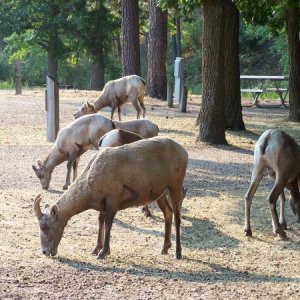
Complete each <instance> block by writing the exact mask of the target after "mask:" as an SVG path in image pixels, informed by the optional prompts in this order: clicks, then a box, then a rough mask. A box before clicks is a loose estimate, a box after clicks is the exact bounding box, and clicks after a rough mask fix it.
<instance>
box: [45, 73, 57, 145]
mask: <svg viewBox="0 0 300 300" xmlns="http://www.w3.org/2000/svg"><path fill="white" fill-rule="evenodd" d="M46 95H47V97H46V101H47V102H46V103H47V105H46V108H47V140H48V141H49V142H55V140H56V137H57V133H58V130H59V105H58V104H59V102H58V101H59V84H58V82H57V81H55V80H54V79H53V78H52V77H50V76H47V93H46Z"/></svg>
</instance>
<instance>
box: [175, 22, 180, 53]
mask: <svg viewBox="0 0 300 300" xmlns="http://www.w3.org/2000/svg"><path fill="white" fill-rule="evenodd" d="M176 47H177V49H176V52H177V55H176V56H178V57H181V26H180V17H177V18H176Z"/></svg>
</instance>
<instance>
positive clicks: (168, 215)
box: [157, 196, 173, 254]
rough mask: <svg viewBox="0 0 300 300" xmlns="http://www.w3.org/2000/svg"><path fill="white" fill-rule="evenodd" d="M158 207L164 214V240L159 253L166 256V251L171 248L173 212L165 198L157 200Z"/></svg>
mask: <svg viewBox="0 0 300 300" xmlns="http://www.w3.org/2000/svg"><path fill="white" fill-rule="evenodd" d="M157 204H158V207H159V208H160V209H161V211H162V212H163V214H164V219H165V240H164V245H163V248H162V251H161V254H168V250H169V249H170V248H171V245H172V243H171V231H172V218H173V211H172V207H171V206H170V203H169V202H168V199H167V198H166V196H163V197H162V198H160V199H159V200H157Z"/></svg>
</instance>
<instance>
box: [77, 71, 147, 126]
mask: <svg viewBox="0 0 300 300" xmlns="http://www.w3.org/2000/svg"><path fill="white" fill-rule="evenodd" d="M145 89H146V83H145V80H144V79H143V78H142V77H140V76H138V75H129V76H124V77H121V78H119V79H116V80H111V81H108V82H107V83H106V84H105V86H104V88H103V91H102V93H101V94H100V96H99V97H98V98H97V99H96V101H95V102H94V104H91V103H89V102H88V101H86V102H85V103H83V104H82V105H81V107H80V108H79V110H78V111H77V112H76V113H75V114H74V117H75V119H77V118H79V117H81V116H83V115H86V114H94V113H96V112H97V111H99V110H100V109H102V108H103V107H106V106H109V107H111V119H113V116H114V112H115V110H116V108H118V115H119V121H121V105H123V104H124V103H126V102H128V101H131V103H132V104H133V106H134V107H135V109H136V111H137V119H139V118H140V113H141V108H142V110H143V118H145V115H146V108H145V105H144V96H145Z"/></svg>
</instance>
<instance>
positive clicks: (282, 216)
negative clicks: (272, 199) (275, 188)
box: [279, 191, 287, 229]
mask: <svg viewBox="0 0 300 300" xmlns="http://www.w3.org/2000/svg"><path fill="white" fill-rule="evenodd" d="M285 201H286V200H285V195H284V191H283V192H282V193H281V194H280V217H279V223H280V225H281V228H282V229H287V224H286V220H285Z"/></svg>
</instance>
